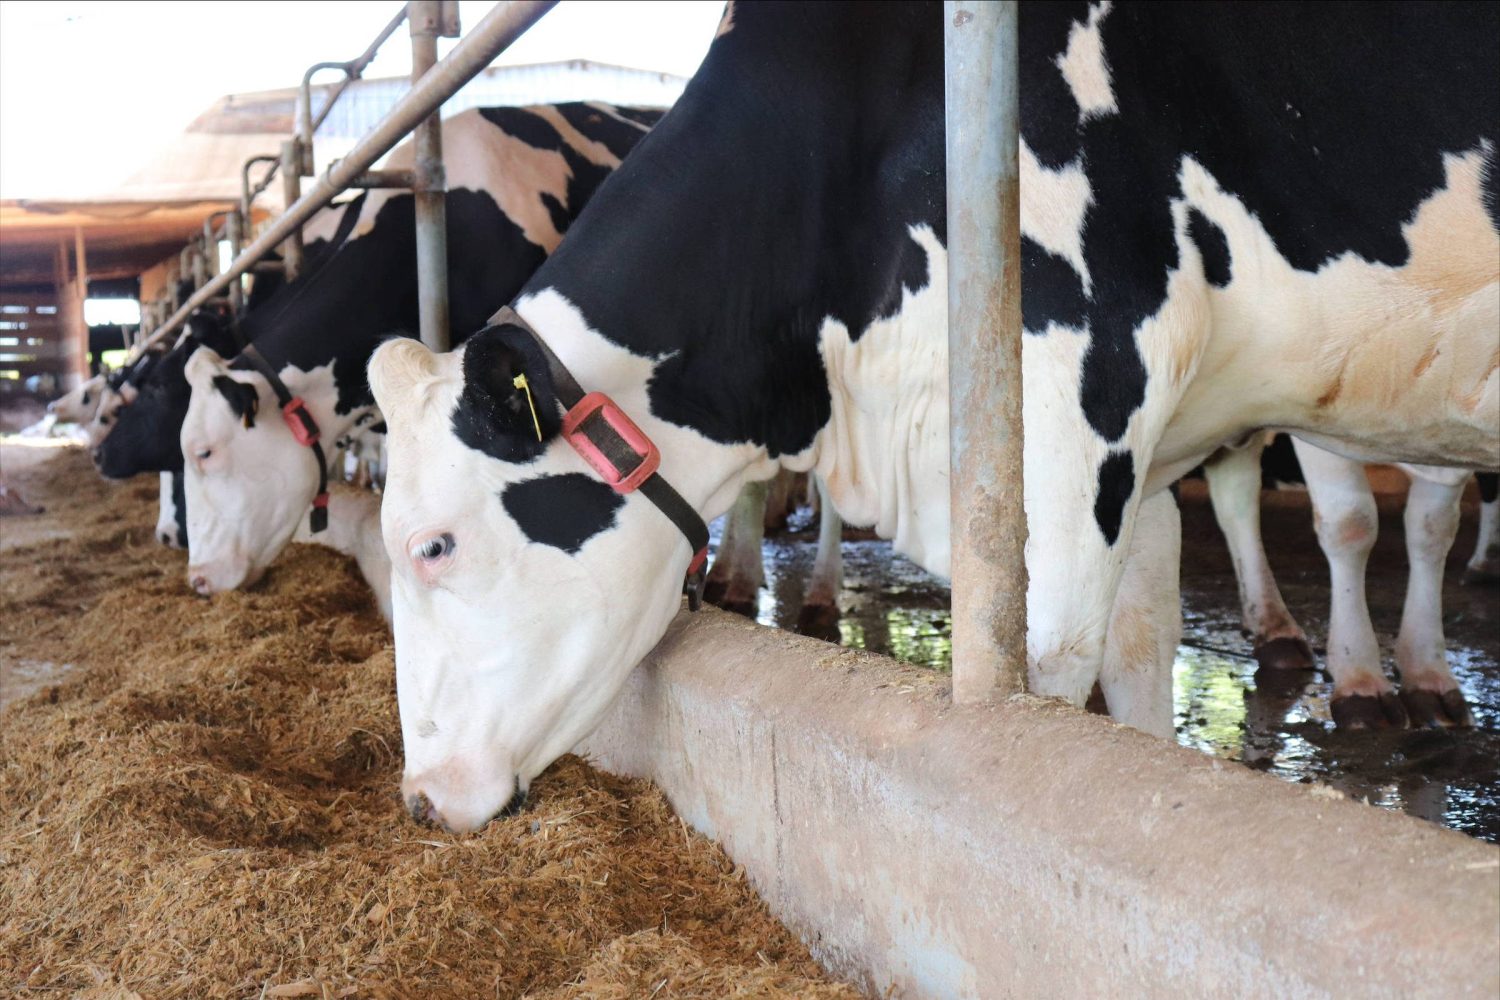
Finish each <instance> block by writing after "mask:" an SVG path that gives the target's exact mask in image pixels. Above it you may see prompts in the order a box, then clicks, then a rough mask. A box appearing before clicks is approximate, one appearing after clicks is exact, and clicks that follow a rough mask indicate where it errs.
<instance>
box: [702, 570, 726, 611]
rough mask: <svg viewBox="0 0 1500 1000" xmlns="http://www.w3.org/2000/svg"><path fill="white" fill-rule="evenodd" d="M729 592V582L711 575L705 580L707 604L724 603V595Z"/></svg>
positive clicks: (721, 604)
mask: <svg viewBox="0 0 1500 1000" xmlns="http://www.w3.org/2000/svg"><path fill="white" fill-rule="evenodd" d="M727 593H729V584H727V583H725V582H724V581H723V580H715V579H714V578H713V577H709V578H708V579H707V580H704V581H703V600H704V602H705V603H707V604H715V605H718V606H720V607H723V605H724V595H725V594H727Z"/></svg>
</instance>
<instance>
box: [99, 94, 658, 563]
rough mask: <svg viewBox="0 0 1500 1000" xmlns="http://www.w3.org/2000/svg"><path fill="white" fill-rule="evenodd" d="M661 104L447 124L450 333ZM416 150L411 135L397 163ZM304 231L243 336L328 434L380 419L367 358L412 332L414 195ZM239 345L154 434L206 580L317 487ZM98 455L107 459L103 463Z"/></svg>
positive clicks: (333, 214)
mask: <svg viewBox="0 0 1500 1000" xmlns="http://www.w3.org/2000/svg"><path fill="white" fill-rule="evenodd" d="M659 117H660V113H659V112H656V111H651V110H643V109H633V108H616V107H612V106H609V105H604V104H593V103H581V102H579V103H568V104H558V105H545V106H536V107H529V108H486V109H476V110H472V111H466V112H463V113H461V114H459V115H456V116H454V117H453V118H451V119H449V120H447V121H446V122H445V123H444V126H443V137H444V138H443V142H444V153H445V160H446V164H447V180H448V188H449V190H448V194H447V209H448V212H447V214H448V266H449V312H450V322H451V327H452V331H453V334H454V338H455V339H461V337H462V335H463V334H464V333H467V332H469V331H472V330H474V329H476V328H478V327H479V326H480V325H482V324H483V322H484V321H485V319H487V318H488V317H489V316H490V315H491V314H493V313H494V311H495V310H496V309H497V308H499V307H500V306H501V305H503V304H504V303H505V302H506V301H508V299H509V298H510V296H512V295H514V294H515V292H516V291H517V290H518V289H519V288H520V287H521V284H522V282H523V281H524V280H525V279H526V278H527V277H528V276H530V274H531V273H532V272H533V271H534V270H535V269H536V267H537V265H538V264H540V263H541V261H542V260H543V259H544V258H545V257H546V255H547V254H548V253H549V252H551V251H552V250H553V249H554V248H555V247H556V246H557V244H558V243H559V242H560V241H561V239H562V236H563V233H564V232H566V230H567V228H568V226H569V225H570V224H571V222H572V220H573V218H574V217H575V216H576V215H577V213H578V210H579V209H580V208H581V207H582V205H583V204H584V203H585V202H586V201H587V200H588V197H589V196H590V195H591V194H592V193H593V190H594V189H595V188H596V187H597V186H598V184H599V182H600V181H601V180H602V179H603V178H604V177H605V176H607V175H608V174H609V172H610V171H611V170H613V169H614V167H615V166H617V165H618V164H619V162H620V159H621V157H623V156H624V155H625V154H626V153H627V152H628V151H629V150H630V148H631V147H632V146H633V145H634V144H635V143H636V142H637V141H638V140H639V138H640V137H641V136H642V135H644V134H645V131H646V129H647V128H648V127H649V126H650V124H651V123H652V122H654V121H655V120H656V119H657V118H659ZM411 158H412V153H411V146H410V144H405V145H403V146H400V147H398V148H397V149H396V150H395V151H394V152H393V153H392V155H391V158H390V161H389V165H390V166H392V167H401V166H405V165H409V164H410V161H411ZM346 213H348V214H346ZM351 223H352V226H351ZM306 235H307V239H308V240H309V256H308V259H309V265H308V268H307V270H306V273H305V276H304V277H303V278H301V279H299V280H298V281H296V282H294V283H292V284H290V285H287V286H285V287H283V288H281V289H279V290H277V291H276V292H275V293H274V294H272V295H270V296H269V297H268V298H267V299H266V300H265V301H264V302H263V303H261V304H259V305H257V306H255V307H253V308H251V309H250V310H249V312H248V313H247V315H246V317H245V319H244V321H243V323H242V328H241V336H242V337H243V338H244V339H246V340H248V341H250V342H252V343H254V344H255V346H256V348H257V350H259V352H260V353H261V355H262V356H263V357H264V358H265V359H266V360H267V362H269V363H270V365H271V366H272V367H273V368H274V369H276V370H277V372H278V375H279V376H280V378H281V379H282V380H283V381H284V382H285V383H286V385H287V386H288V387H290V389H291V391H292V392H293V393H295V394H296V395H297V396H299V397H301V398H302V399H303V400H304V401H305V402H306V404H307V405H308V407H309V409H310V411H311V412H312V413H313V415H314V417H315V419H316V420H317V422H318V425H319V428H320V431H321V434H322V438H323V440H324V442H325V446H326V445H329V444H331V443H332V442H334V441H335V440H337V439H339V438H342V437H344V436H345V435H348V434H350V433H351V432H355V431H357V430H359V429H362V428H368V426H370V425H372V424H375V423H376V422H377V421H378V419H379V416H378V414H377V413H376V412H375V410H374V408H373V407H372V406H371V405H370V397H369V389H368V387H367V385H366V383H365V363H366V361H367V360H368V359H369V355H370V353H371V352H372V351H373V350H374V349H375V346H376V344H377V343H378V342H379V339H380V338H382V337H384V336H388V335H390V334H392V333H397V332H405V333H414V332H415V330H416V326H417V287H416V265H415V254H416V244H415V226H414V222H413V200H412V197H411V196H410V195H409V194H398V193H393V192H388V191H387V192H379V193H371V194H368V195H366V196H364V197H363V198H361V199H359V200H358V201H357V202H355V203H352V204H350V205H349V206H347V207H335V208H333V209H330V210H328V211H326V212H324V213H321V215H320V216H319V217H318V219H317V220H316V222H315V223H314V224H312V225H310V226H309V227H308V231H307V234H306ZM236 353H238V352H237V350H231V349H222V348H216V349H214V350H208V351H197V352H194V353H193V354H192V357H191V360H185V363H184V365H183V367H182V372H181V374H176V373H174V378H173V379H172V382H171V389H170V391H171V394H172V404H173V405H172V406H171V407H170V408H162V409H161V410H160V412H161V413H162V414H163V416H162V417H161V418H160V425H159V427H158V428H154V429H153V433H151V434H150V448H153V449H160V450H162V451H164V452H165V451H167V450H168V449H170V451H171V453H172V454H173V455H175V456H176V458H177V461H178V462H179V463H181V462H183V460H184V456H185V457H186V471H185V478H186V484H185V490H184V492H185V496H186V502H187V510H188V512H189V514H188V538H189V571H188V577H189V581H190V582H191V583H192V585H193V586H194V587H195V589H197V590H199V591H200V592H202V593H212V592H214V591H218V590H227V589H233V588H235V587H238V586H241V585H244V584H246V583H250V582H254V580H255V579H257V578H258V577H259V576H260V575H261V574H262V573H263V572H264V570H265V568H266V567H267V566H268V565H269V564H270V563H271V562H272V561H273V560H274V559H275V558H276V556H277V555H278V554H279V553H280V552H281V551H282V549H284V548H285V546H286V545H287V544H288V542H289V541H290V540H291V539H292V537H293V534H294V532H295V531H296V530H297V529H298V526H299V524H300V523H302V522H305V521H306V515H307V512H308V509H309V506H310V505H311V504H312V502H313V499H314V496H315V495H316V493H317V483H318V475H317V467H316V463H315V460H314V458H313V456H312V453H311V452H310V451H309V449H307V448H305V447H302V446H301V445H299V444H298V443H297V442H296V440H295V439H294V438H293V436H292V434H291V432H290V431H289V430H288V428H287V427H286V426H285V424H284V423H283V421H282V420H281V418H280V415H279V413H278V412H277V410H278V409H279V404H277V402H276V398H275V396H274V395H273V394H272V392H271V390H270V387H269V386H268V384H267V383H266V380H265V379H264V377H263V376H262V375H260V374H259V373H258V372H257V371H255V370H254V369H253V368H252V366H250V365H249V363H248V362H246V361H245V360H244V359H242V358H241V359H236V360H233V361H226V360H225V358H226V357H232V356H233V355H234V354H236ZM172 417H175V421H176V422H175V424H174V423H173V422H172V419H171V418H172ZM116 433H118V431H117V432H116ZM111 437H113V435H112V436H111ZM132 450H133V451H134V452H135V453H136V454H139V453H140V452H142V451H144V450H145V448H144V447H142V446H140V445H134V446H133V448H132ZM106 460H107V456H106ZM101 468H102V469H104V470H105V471H106V472H109V471H110V469H109V466H108V465H107V461H101Z"/></svg>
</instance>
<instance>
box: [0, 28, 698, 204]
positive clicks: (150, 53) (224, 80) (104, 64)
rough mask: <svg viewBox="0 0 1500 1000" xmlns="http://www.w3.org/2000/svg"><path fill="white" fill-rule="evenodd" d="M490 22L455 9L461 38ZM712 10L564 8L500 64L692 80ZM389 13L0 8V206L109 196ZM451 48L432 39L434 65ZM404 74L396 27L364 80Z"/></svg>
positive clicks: (366, 36) (369, 34) (356, 40)
mask: <svg viewBox="0 0 1500 1000" xmlns="http://www.w3.org/2000/svg"><path fill="white" fill-rule="evenodd" d="M491 7H492V4H490V3H485V2H474V0H463V2H461V3H460V4H459V11H460V17H461V19H462V21H463V27H464V28H465V29H466V30H467V29H468V28H471V27H472V26H473V25H475V24H477V23H478V22H479V21H480V19H482V18H483V17H484V15H485V14H486V13H487V12H488V11H489V10H490V8H491ZM723 7H724V4H723V0H674V2H661V0H652V2H643V0H628V2H622V0H615V2H600V0H563V2H561V3H559V4H558V6H557V7H556V8H554V9H553V10H552V12H551V13H549V14H547V16H546V17H544V18H543V19H542V20H541V22H540V23H538V24H537V25H536V27H534V28H532V29H531V30H530V31H528V32H527V33H526V34H525V35H523V36H522V37H521V38H520V40H519V41H517V42H516V43H515V44H514V45H513V46H511V47H510V49H509V50H507V51H506V52H505V53H503V54H502V55H501V56H500V58H499V59H497V60H496V65H501V64H507V63H512V64H513V63H535V62H553V61H556V60H561V59H591V60H594V61H595V62H605V63H614V64H616V65H621V66H634V67H638V68H641V69H652V70H657V71H660V72H667V73H675V74H678V75H681V76H691V75H692V73H693V71H694V70H695V69H696V68H697V66H698V63H699V61H701V60H702V58H703V54H704V52H706V51H707V49H708V45H709V43H710V42H711V41H712V40H713V34H714V28H715V27H716V26H717V24H718V21H719V15H720V13H721V12H722V11H723ZM399 8H400V2H399V0H342V2H331V0H301V2H295V0H258V2H251V0H215V2H199V3H182V2H181V0H176V2H129V3H119V2H69V0H52V2H38V0H0V198H55V197H78V196H86V195H88V194H90V193H92V192H96V191H102V190H107V189H109V188H110V187H113V186H115V185H116V184H118V183H119V182H120V181H122V180H124V179H125V178H126V177H127V176H129V175H130V174H131V173H132V172H133V171H134V170H135V169H136V168H138V167H139V166H140V165H141V164H142V163H143V162H144V161H145V160H147V159H148V158H149V157H150V155H151V153H152V152H153V150H155V149H157V148H159V147H160V146H161V145H162V144H163V143H164V142H166V141H167V140H168V139H170V138H171V137H172V136H173V135H176V134H177V133H178V132H181V131H182V130H183V128H185V127H186V126H187V125H188V123H190V122H191V121H192V120H193V119H194V118H196V117H197V116H198V115H199V114H200V113H201V112H203V111H204V110H206V109H207V108H208V107H209V105H211V104H212V103H213V102H214V101H215V100H216V99H217V98H219V97H221V96H222V95H224V94H232V93H241V92H245V91H255V90H272V89H276V88H279V87H292V86H295V85H296V84H297V83H298V82H299V81H300V80H301V79H302V73H303V71H305V70H306V69H307V67H308V66H310V65H312V64H313V63H315V62H321V61H327V60H344V59H352V58H354V57H355V56H357V55H359V54H360V53H361V52H363V51H364V48H365V46H366V45H368V44H369V43H370V41H371V40H372V39H373V38H374V37H375V35H376V33H377V32H379V31H380V29H381V28H382V27H384V26H385V24H386V23H388V22H389V21H390V19H391V17H392V16H394V15H395V13H396V11H397V10H398V9H399ZM451 45H452V42H451V41H449V40H446V39H444V40H441V41H440V42H439V50H438V54H439V55H440V56H441V55H443V54H445V53H446V51H447V49H448V48H449V47H451ZM410 72H411V45H410V42H409V41H408V40H407V34H406V28H405V26H403V27H402V28H401V29H400V30H399V31H398V32H397V33H396V34H394V35H393V36H391V38H390V40H389V41H387V42H386V44H385V45H384V46H383V47H382V49H381V51H380V55H379V56H378V57H377V58H376V59H375V61H374V62H373V63H371V65H370V67H369V68H368V69H367V70H366V71H365V75H366V76H367V77H371V78H374V77H383V76H406V75H408V74H409V73H410ZM318 79H319V80H320V81H321V80H323V79H329V80H336V79H338V76H337V74H335V73H327V74H320V76H319V77H318Z"/></svg>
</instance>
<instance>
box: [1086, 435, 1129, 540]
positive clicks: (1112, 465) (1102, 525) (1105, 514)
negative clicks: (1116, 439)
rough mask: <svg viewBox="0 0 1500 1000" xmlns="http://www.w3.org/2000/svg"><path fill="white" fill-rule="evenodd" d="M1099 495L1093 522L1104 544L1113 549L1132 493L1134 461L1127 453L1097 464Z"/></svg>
mask: <svg viewBox="0 0 1500 1000" xmlns="http://www.w3.org/2000/svg"><path fill="white" fill-rule="evenodd" d="M1098 478H1099V492H1098V493H1096V494H1095V495H1094V520H1095V521H1096V522H1097V523H1098V525H1099V530H1100V531H1101V532H1102V533H1103V534H1104V540H1105V541H1106V542H1108V543H1109V544H1110V545H1114V544H1115V542H1116V541H1118V540H1119V537H1120V525H1121V524H1122V523H1123V521H1124V518H1125V504H1126V503H1128V502H1129V501H1130V495H1131V494H1132V493H1134V492H1135V459H1134V458H1133V457H1132V456H1131V454H1130V452H1129V450H1126V451H1117V452H1114V453H1113V454H1111V455H1109V456H1108V457H1106V458H1105V459H1104V461H1102V462H1100V463H1099V476H1098Z"/></svg>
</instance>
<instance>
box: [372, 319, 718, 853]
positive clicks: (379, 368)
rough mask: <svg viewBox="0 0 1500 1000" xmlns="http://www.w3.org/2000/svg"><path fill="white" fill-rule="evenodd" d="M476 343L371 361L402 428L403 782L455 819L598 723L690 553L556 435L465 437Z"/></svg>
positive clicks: (398, 449)
mask: <svg viewBox="0 0 1500 1000" xmlns="http://www.w3.org/2000/svg"><path fill="white" fill-rule="evenodd" d="M462 355H463V351H462V350H460V351H456V352H454V353H452V354H449V355H443V356H437V355H433V354H431V353H430V352H428V351H427V350H426V349H425V348H423V347H422V346H421V345H419V344H416V343H414V342H411V341H392V342H390V343H389V344H387V345H384V346H382V348H381V349H380V350H379V351H378V352H376V355H375V357H374V358H373V359H372V361H371V365H370V383H371V386H372V388H373V389H374V391H375V397H376V401H377V402H378V403H379V404H380V406H381V409H382V412H384V413H385V414H386V416H387V418H388V423H389V427H390V433H389V435H388V438H387V450H388V459H389V472H388V475H387V480H386V492H385V495H384V498H383V502H382V505H381V522H382V533H383V535H384V539H385V544H386V550H387V552H388V553H389V554H390V557H391V563H392V567H391V584H392V586H391V604H392V625H393V629H394V632H395V639H396V690H397V698H398V702H399V706H400V712H401V728H402V736H403V740H404V743H405V751H406V767H405V774H404V778H403V781H402V792H403V795H404V797H405V799H406V801H407V803H408V806H409V808H411V809H412V811H413V812H414V813H415V814H417V815H418V816H419V817H422V818H429V819H432V820H434V821H436V822H438V823H440V824H442V825H444V826H446V827H448V828H450V829H453V830H456V831H467V830H473V829H477V828H478V827H480V826H482V825H484V823H486V822H488V820H489V819H490V818H491V817H492V816H494V815H495V814H496V813H498V812H500V811H501V810H502V809H504V808H505V807H506V805H507V804H508V803H510V802H511V801H512V799H513V798H514V797H515V796H516V795H517V793H518V792H523V791H524V790H525V789H526V788H527V787H528V786H529V784H530V782H531V780H532V778H534V777H535V776H536V775H537V774H539V773H540V772H541V771H542V770H543V769H544V768H545V767H546V766H547V765H548V764H550V763H551V762H552V761H553V760H555V759H556V758H557V757H558V756H560V755H561V754H563V753H566V752H567V751H568V750H569V749H571V748H572V747H573V746H574V745H575V744H576V743H577V742H578V741H579V740H580V739H582V738H583V737H584V736H585V735H587V734H588V733H589V731H591V730H592V729H593V728H594V726H595V725H597V724H598V722H599V720H600V718H601V717H602V716H603V714H604V712H605V711H606V710H607V709H608V707H609V705H610V703H611V702H612V701H613V699H614V696H615V694H616V693H617V692H618V691H619V689H620V687H621V686H622V685H623V684H624V682H625V678H626V676H627V675H628V674H629V672H630V670H631V669H632V668H633V667H634V666H635V664H636V663H637V662H639V660H640V659H641V657H642V656H644V655H645V653H646V652H647V651H648V650H649V649H650V648H651V646H652V645H653V644H654V643H655V642H656V640H657V639H658V638H659V637H660V636H661V634H662V632H663V631H665V629H666V626H667V623H668V622H669V621H670V620H671V618H672V616H673V615H674V614H676V612H677V610H678V608H679V607H680V599H681V593H680V591H681V585H682V574H683V571H684V569H685V568H686V566H687V563H688V559H689V556H690V553H689V552H688V545H687V542H686V540H685V539H684V538H683V536H682V534H681V533H680V532H679V531H678V530H677V528H676V527H675V526H674V525H673V524H672V522H671V521H669V520H668V519H667V518H665V517H664V516H663V515H662V513H661V512H660V511H659V510H658V509H657V508H656V507H654V506H653V505H652V504H651V503H650V502H649V501H648V500H646V499H645V498H644V497H640V496H630V497H616V496H615V495H614V494H612V493H611V491H609V490H608V488H607V487H605V486H603V484H602V483H600V482H599V481H598V479H597V477H595V476H593V474H592V473H591V472H590V471H589V469H588V466H587V465H585V464H584V462H583V460H582V459H581V458H579V457H578V456H577V455H576V454H575V453H574V452H573V451H572V450H571V449H570V448H569V447H568V446H567V445H566V444H564V443H563V442H561V441H560V440H555V439H554V440H553V441H552V442H551V444H550V446H549V447H548V448H546V450H545V451H543V452H542V453H541V454H540V455H539V456H537V457H536V458H535V459H534V460H532V461H530V462H524V463H521V462H505V461H500V460H498V459H495V458H491V457H490V456H488V455H486V454H483V453H481V452H479V451H476V450H474V449H473V448H470V447H468V446H467V445H465V444H464V443H462V442H461V441H460V440H459V439H458V437H457V436H456V435H455V434H454V433H453V429H452V414H453V411H454V407H455V404H456V403H457V400H458V398H459V394H460V392H461V390H462V388H463V374H462V367H461V365H462ZM553 491H555V492H553ZM599 491H603V492H602V493H600V492H599ZM534 492H536V493H537V495H530V494H533V493H534ZM518 497H519V498H522V499H520V500H518V499H517V498H518ZM590 517H592V518H593V519H594V520H593V523H589V519H590ZM445 536H446V540H445Z"/></svg>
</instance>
